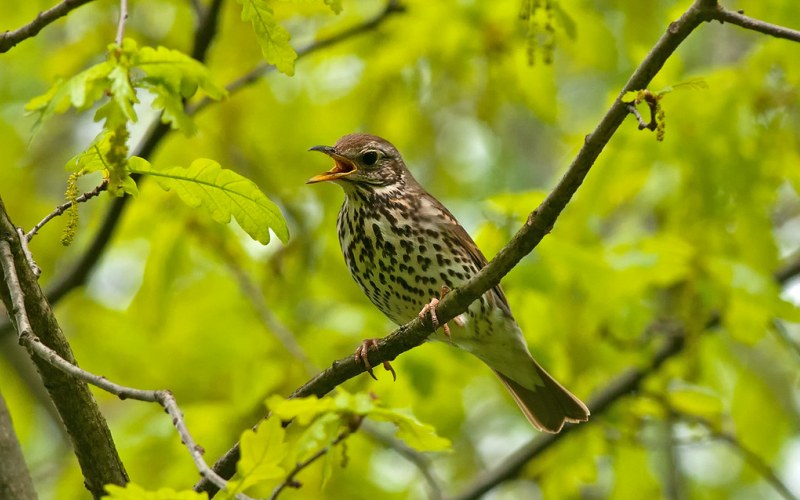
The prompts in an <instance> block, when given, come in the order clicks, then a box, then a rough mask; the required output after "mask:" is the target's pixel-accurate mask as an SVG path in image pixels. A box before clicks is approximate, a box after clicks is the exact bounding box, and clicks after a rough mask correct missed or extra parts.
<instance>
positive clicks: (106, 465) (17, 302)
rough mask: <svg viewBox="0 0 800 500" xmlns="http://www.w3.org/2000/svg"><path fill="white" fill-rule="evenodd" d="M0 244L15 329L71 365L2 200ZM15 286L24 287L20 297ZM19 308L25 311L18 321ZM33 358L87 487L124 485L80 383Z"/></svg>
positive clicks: (3, 289)
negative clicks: (35, 336)
mask: <svg viewBox="0 0 800 500" xmlns="http://www.w3.org/2000/svg"><path fill="white" fill-rule="evenodd" d="M0 245H2V246H3V247H5V248H7V249H8V250H9V252H10V253H11V256H12V258H11V261H10V262H5V261H4V265H3V267H4V269H3V276H2V277H3V282H4V285H3V286H0V296H2V300H3V303H4V304H5V307H6V310H7V311H9V314H13V315H15V323H16V327H17V329H18V330H19V331H22V330H23V329H25V330H29V331H31V332H36V333H37V334H38V339H37V342H36V344H37V345H38V346H41V347H46V348H47V349H48V350H50V351H52V352H53V353H55V354H56V355H57V356H58V357H59V358H60V359H64V360H66V362H68V363H72V364H75V358H74V356H73V355H72V351H71V349H70V347H69V344H68V343H67V339H66V338H65V337H64V334H63V333H62V332H61V328H60V327H59V326H58V322H57V321H56V318H55V315H54V314H53V311H52V309H51V308H50V304H48V303H47V299H45V297H44V294H43V293H42V290H41V288H39V283H38V281H37V280H36V276H35V275H34V274H33V271H32V270H31V268H30V266H29V265H28V262H27V260H26V258H25V255H24V251H23V248H22V244H21V239H20V234H19V233H18V232H17V230H16V228H15V227H14V225H13V224H12V223H11V221H10V220H9V219H8V216H7V215H6V212H5V206H4V205H3V202H2V200H0ZM15 290H24V296H23V295H21V294H19V293H16V292H15ZM20 311H25V312H26V314H25V317H24V320H23V318H22V316H20ZM28 347H29V349H30V346H28ZM34 361H35V362H36V365H37V367H38V369H39V373H40V374H41V376H42V380H43V382H44V386H45V387H46V388H47V391H48V392H49V394H50V398H51V399H52V400H53V403H55V406H56V408H57V409H58V413H59V415H60V416H61V420H62V421H63V423H64V425H65V427H66V429H67V433H68V434H69V437H70V439H71V441H72V444H73V447H74V448H75V455H76V456H77V457H78V463H79V464H80V466H81V470H82V472H83V476H84V479H85V484H86V487H87V489H89V491H90V492H91V493H92V495H93V496H94V497H95V498H99V497H100V496H102V495H103V493H104V492H103V486H104V485H106V484H109V483H112V484H119V485H123V484H125V483H127V482H128V476H127V474H126V472H125V468H124V466H123V465H122V461H121V460H120V458H119V455H118V454H117V450H116V448H115V447H114V441H113V439H112V437H111V432H110V431H109V429H108V426H107V424H106V421H105V419H104V418H103V416H102V414H101V413H100V409H99V408H98V406H97V403H96V402H95V400H94V397H93V396H92V394H91V392H89V388H88V386H87V385H86V383H85V382H83V381H80V380H77V379H75V378H72V377H70V376H68V375H66V374H65V373H63V372H62V371H60V370H58V369H57V368H55V367H53V366H52V365H51V364H50V363H49V362H48V361H46V360H45V359H43V358H40V357H38V356H35V357H34Z"/></svg>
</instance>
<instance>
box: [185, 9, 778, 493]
mask: <svg viewBox="0 0 800 500" xmlns="http://www.w3.org/2000/svg"><path fill="white" fill-rule="evenodd" d="M727 12H728V11H727V10H726V9H724V8H723V7H721V6H719V5H718V4H717V2H716V1H711V0H695V2H694V3H693V4H692V5H691V6H690V7H689V8H688V9H687V10H686V12H684V14H683V15H682V16H681V17H680V19H678V20H677V21H675V22H673V23H671V24H670V25H669V27H668V29H667V31H666V32H665V33H664V34H663V35H662V37H661V38H660V39H659V40H658V42H656V44H655V45H654V46H653V48H652V49H651V50H650V52H649V53H648V54H647V56H646V57H645V59H644V60H643V61H642V63H641V64H640V65H639V66H638V67H637V69H636V70H635V71H634V73H633V74H632V75H631V77H630V79H629V80H628V82H627V83H626V84H625V85H624V87H623V88H622V90H621V91H620V93H619V95H618V97H617V99H615V100H614V103H613V104H612V105H611V108H610V109H609V110H608V111H607V112H606V114H605V116H604V117H603V118H602V119H601V121H600V123H599V124H598V125H597V127H596V128H595V130H594V131H593V132H592V133H591V134H589V135H587V136H586V138H585V141H584V145H583V147H581V149H580V151H579V152H578V154H577V156H576V157H575V159H574V160H573V161H572V163H571V164H570V166H569V167H568V169H567V171H566V172H565V174H564V176H563V177H562V178H561V180H560V181H559V182H558V184H557V185H556V186H555V187H554V188H553V190H552V191H551V192H550V194H549V195H548V196H547V198H546V199H545V200H544V201H543V202H542V203H541V204H540V205H539V206H538V207H537V208H536V209H535V210H534V211H533V212H531V214H530V215H529V216H528V220H527V223H526V224H525V225H523V226H522V228H521V229H519V231H518V232H517V233H516V235H515V236H514V237H513V238H512V240H511V241H510V242H509V243H508V244H507V245H506V246H504V247H503V248H502V249H501V250H500V252H498V254H497V255H496V256H495V258H494V259H492V261H491V262H489V264H488V265H487V266H486V267H485V268H483V269H482V270H481V271H480V272H479V273H478V274H477V275H476V276H474V277H473V278H472V279H470V280H469V281H467V282H466V283H464V284H463V285H462V286H460V287H458V288H456V289H454V290H452V291H451V292H450V293H448V294H447V295H446V296H445V297H444V298H443V299H442V300H441V301H440V303H439V305H438V306H437V316H438V317H439V321H440V323H441V324H444V323H446V322H448V321H450V320H452V319H453V318H454V317H455V316H457V315H458V314H460V313H461V312H463V311H464V310H466V309H467V307H468V306H469V304H471V303H472V302H473V301H475V300H477V298H478V297H480V296H481V295H482V294H483V293H485V292H486V291H487V290H489V289H490V288H492V287H494V286H497V285H498V284H499V283H500V280H501V279H502V278H503V277H504V276H505V275H506V274H508V273H509V272H510V271H511V270H512V269H513V268H514V267H515V266H516V265H517V264H518V263H519V261H520V260H522V258H523V257H525V256H526V255H528V254H529V253H530V252H531V251H532V250H533V249H534V248H535V247H536V246H537V245H538V244H539V242H540V241H541V240H542V238H544V236H545V235H547V234H548V233H549V232H550V231H551V229H552V228H553V226H554V224H555V222H556V220H557V219H558V217H559V215H560V214H561V212H562V211H563V210H564V208H565V207H566V206H567V204H568V203H569V201H570V200H571V199H572V196H573V195H574V194H575V192H576V191H577V190H578V188H579V187H580V186H581V184H582V183H583V180H584V179H585V178H586V175H587V174H588V173H589V170H590V169H591V167H592V165H593V164H594V162H595V160H596V159H597V157H598V156H599V155H600V153H601V152H602V151H603V149H604V148H605V146H606V144H607V143H608V141H609V140H610V139H611V137H612V136H613V135H614V133H615V132H616V130H617V129H618V128H619V126H620V125H621V124H622V122H623V121H624V119H625V117H626V116H627V115H628V114H629V112H628V109H627V106H626V104H625V103H623V102H621V100H620V97H621V96H622V95H624V94H625V93H626V92H628V91H633V90H640V89H645V88H647V86H648V85H649V83H650V82H651V80H652V79H653V77H654V76H655V75H656V74H657V73H658V72H659V70H660V69H661V68H662V67H663V65H664V63H665V62H666V61H667V59H668V58H669V57H670V56H671V55H672V53H673V52H674V51H675V50H676V49H677V48H678V46H679V45H680V44H681V43H682V42H683V41H684V40H685V39H686V38H687V37H688V36H689V35H690V34H691V33H692V31H694V29H695V28H697V27H698V26H699V25H700V24H702V23H703V22H708V21H711V20H715V19H721V18H723V17H727V16H728V14H727ZM765 24H766V23H765ZM773 31H775V32H777V31H780V30H775V29H773ZM431 333H432V330H431V325H430V324H429V323H428V322H427V321H425V322H423V321H422V320H420V319H414V320H412V321H410V322H409V323H407V324H405V325H403V326H401V327H400V328H398V329H397V330H395V331H394V332H392V333H391V334H389V335H387V336H386V337H384V338H383V339H381V340H379V341H378V347H377V349H376V350H373V351H369V362H370V364H371V365H372V366H377V365H378V364H380V363H382V362H383V361H391V360H393V359H395V358H396V357H397V356H399V355H400V354H402V353H403V352H406V351H408V350H410V349H412V348H414V347H416V346H418V345H420V344H422V343H423V342H424V341H425V339H427V337H428V336H429V335H430V334H431ZM681 346H682V340H680V339H678V338H674V339H672V340H670V341H668V342H667V343H666V345H665V346H664V347H662V349H661V350H660V351H658V353H657V354H656V356H655V357H654V358H653V359H652V360H651V362H650V365H649V366H650V368H649V369H648V370H632V371H630V372H628V373H626V374H625V375H623V376H621V377H620V378H618V379H615V380H614V381H612V383H611V384H610V385H609V386H608V387H607V388H606V389H604V390H603V391H601V393H600V396H598V397H597V398H595V399H593V400H592V402H591V403H592V404H590V409H591V410H592V414H593V415H594V414H596V412H598V411H599V412H602V411H603V410H604V409H605V408H606V407H607V406H608V405H610V404H611V403H612V402H613V401H615V400H616V399H617V398H618V397H620V396H621V395H622V394H624V393H625V392H627V391H628V390H630V388H631V387H636V386H638V384H639V383H640V381H641V380H642V379H643V378H644V377H645V376H646V375H647V374H648V373H650V372H652V371H654V370H656V369H657V368H658V367H659V366H661V364H662V363H663V362H664V361H665V360H666V359H668V358H669V357H671V356H673V355H674V354H676V353H677V352H679V351H680V350H681ZM364 371H365V369H364V366H363V365H361V364H360V363H357V362H356V361H355V360H354V358H353V357H352V356H348V357H345V358H342V359H339V360H337V361H334V362H333V363H332V365H331V367H330V368H328V369H326V370H324V371H323V372H321V373H319V374H318V375H317V376H316V377H314V378H312V379H311V380H309V381H308V382H307V383H306V384H304V385H303V386H302V387H300V388H299V389H297V390H296V391H294V392H293V393H292V394H291V396H290V398H297V397H305V396H310V395H316V396H318V397H322V396H324V395H325V394H327V393H328V392H330V391H331V390H332V389H334V388H335V387H336V386H338V385H340V384H342V383H344V382H345V381H347V380H349V379H350V378H353V377H355V376H356V375H358V374H360V373H363V372H364ZM572 428H574V427H568V428H567V429H565V431H562V432H561V434H558V435H555V436H544V437H543V438H542V440H541V441H539V442H537V443H543V444H537V445H536V446H535V447H534V448H535V449H538V448H539V447H543V449H544V448H546V447H548V446H550V444H551V443H555V442H556V441H557V440H558V439H561V437H562V436H564V435H567V434H568V431H569V430H570V429H572ZM544 443H547V444H544ZM525 453H530V451H527V452H525ZM515 456H516V454H515ZM238 458H239V444H238V443H237V444H236V445H234V446H233V447H232V448H231V449H230V450H228V452H226V453H225V454H224V455H223V456H222V457H221V458H220V459H219V460H218V461H217V462H216V464H215V465H214V470H215V471H217V472H218V473H219V474H220V475H221V476H222V477H225V478H230V477H231V476H232V474H233V473H234V472H235V467H236V461H237V460H238ZM500 475H501V476H502V473H501V474H500ZM480 488H481V486H478V487H476V491H477V490H478V489H480ZM195 490H196V491H205V492H208V493H209V495H213V494H214V493H215V492H216V489H215V487H214V486H213V485H212V484H210V483H209V482H208V481H203V480H201V481H200V482H199V483H198V484H197V485H196V486H195ZM465 498H471V497H470V496H469V495H467V496H466V497H465Z"/></svg>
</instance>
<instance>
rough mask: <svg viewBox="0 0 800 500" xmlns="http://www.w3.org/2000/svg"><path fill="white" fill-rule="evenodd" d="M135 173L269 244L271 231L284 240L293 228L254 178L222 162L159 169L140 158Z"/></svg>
mask: <svg viewBox="0 0 800 500" xmlns="http://www.w3.org/2000/svg"><path fill="white" fill-rule="evenodd" d="M129 168H130V172H131V173H137V174H146V175H150V176H152V177H153V178H155V179H156V181H157V182H158V183H159V185H160V186H161V187H162V188H164V189H165V190H167V191H170V190H171V191H174V192H175V193H177V194H178V196H179V197H180V198H181V200H183V201H184V202H185V203H186V204H187V205H189V206H191V207H203V208H204V209H205V210H207V211H208V213H209V214H210V215H211V217H212V218H213V219H214V220H215V221H217V222H220V223H223V224H227V223H228V222H230V220H231V216H233V217H235V218H236V221H237V222H238V223H239V225H240V226H241V227H242V229H244V231H245V232H246V233H247V234H249V235H250V237H252V238H253V239H255V240H257V241H259V242H261V243H263V244H265V245H266V244H267V243H269V240H270V235H269V230H270V229H272V230H273V231H274V232H275V234H276V235H277V236H278V238H280V240H281V241H283V242H284V243H285V242H286V241H288V239H289V229H288V228H287V226H286V221H285V220H284V219H283V215H281V212H280V209H279V208H278V207H277V206H276V205H275V204H274V203H273V202H271V201H270V200H269V198H267V197H266V196H265V195H264V193H262V192H261V191H260V190H259V189H258V187H257V186H256V185H255V183H254V182H253V181H251V180H250V179H248V178H246V177H243V176H241V175H239V174H237V173H236V172H234V171H232V170H226V169H223V168H222V167H221V166H220V165H219V163H217V162H215V161H213V160H209V159H205V158H200V159H197V160H195V161H193V162H192V164H191V165H190V166H189V167H188V168H184V167H169V168H155V167H153V166H152V165H150V163H149V162H148V161H147V160H145V159H143V158H139V157H136V156H134V157H131V159H130V161H129Z"/></svg>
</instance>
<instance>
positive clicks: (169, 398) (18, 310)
mask: <svg viewBox="0 0 800 500" xmlns="http://www.w3.org/2000/svg"><path fill="white" fill-rule="evenodd" d="M0 265H1V266H2V268H3V273H4V276H5V282H6V286H7V287H8V292H9V295H10V297H11V303H12V306H13V307H12V311H11V312H12V314H13V315H14V320H15V322H16V325H17V331H18V332H19V342H20V344H22V345H24V346H25V347H26V348H27V349H28V350H30V351H31V352H32V353H33V354H35V355H36V356H38V357H39V358H41V359H43V360H45V361H47V363H49V364H50V365H51V366H53V367H55V368H57V369H59V370H61V371H62V372H64V373H66V374H68V375H71V376H73V377H75V378H77V379H80V380H83V381H84V382H86V383H88V384H91V385H93V386H95V387H99V388H100V389H103V390H105V391H107V392H109V393H111V394H114V395H115V396H118V397H119V398H120V399H135V400H137V401H145V402H150V403H158V404H160V405H161V406H162V407H163V408H164V409H165V410H166V411H167V413H168V414H169V415H170V417H172V423H173V425H174V426H175V428H176V429H177V431H178V435H180V437H181V441H182V442H183V444H184V445H185V446H186V448H187V449H188V450H189V454H190V455H191V457H192V460H193V461H194V463H195V465H196V466H197V469H198V470H199V471H200V475H201V476H202V477H204V478H207V479H208V480H209V481H212V482H213V483H214V484H215V485H216V486H217V487H218V488H220V489H222V488H225V486H226V485H227V482H226V481H225V480H224V479H223V478H221V477H220V476H219V475H218V474H217V473H215V472H214V471H213V470H212V469H211V468H210V467H209V466H208V464H207V463H206V462H205V460H204V459H203V449H202V448H201V447H200V446H198V445H197V444H196V443H195V441H194V438H192V435H191V434H190V433H189V429H188V428H187V427H186V422H185V421H184V418H183V413H182V412H181V410H180V408H179V407H178V403H177V401H176V400H175V396H173V394H172V393H171V392H170V391H168V390H156V391H149V390H143V389H135V388H133V387H125V386H122V385H119V384H116V383H114V382H111V381H110V380H108V379H107V378H105V377H103V376H100V375H95V374H93V373H91V372H88V371H86V370H83V369H81V368H79V367H78V366H76V365H74V364H72V363H70V362H69V361H67V360H66V359H64V358H62V357H61V356H59V355H58V353H57V352H56V351H54V350H53V349H51V348H49V347H47V346H46V345H44V344H43V343H42V342H41V341H40V340H39V338H38V337H37V336H36V334H35V333H34V331H33V327H32V326H31V323H30V320H29V319H28V313H27V311H26V308H25V294H24V292H23V291H22V285H21V284H20V281H19V276H18V275H17V269H16V266H15V264H14V256H13V254H12V253H11V245H10V244H9V242H8V241H6V240H0ZM237 498H240V499H242V500H244V499H247V497H246V496H244V495H237Z"/></svg>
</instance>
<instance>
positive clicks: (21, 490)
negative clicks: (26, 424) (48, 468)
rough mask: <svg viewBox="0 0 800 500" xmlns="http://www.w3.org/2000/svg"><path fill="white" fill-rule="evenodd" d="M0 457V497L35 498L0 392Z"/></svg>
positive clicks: (30, 499)
mask: <svg viewBox="0 0 800 500" xmlns="http://www.w3.org/2000/svg"><path fill="white" fill-rule="evenodd" d="M0 457H2V460H3V466H2V467H0V498H14V499H16V500H35V499H36V490H35V489H34V488H33V480H32V479H31V473H30V472H29V471H28V466H27V465H26V464H25V457H24V456H23V455H22V448H21V447H20V445H19V440H18V439H17V435H16V433H15V432H14V426H13V425H12V423H11V414H10V413H9V411H8V406H6V400H5V399H4V398H3V395H2V394H0Z"/></svg>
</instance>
